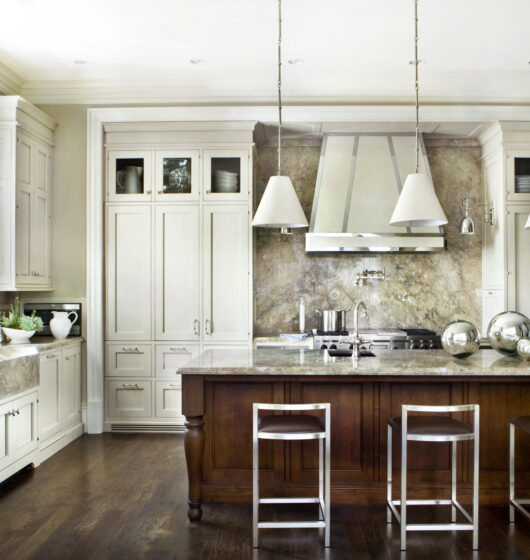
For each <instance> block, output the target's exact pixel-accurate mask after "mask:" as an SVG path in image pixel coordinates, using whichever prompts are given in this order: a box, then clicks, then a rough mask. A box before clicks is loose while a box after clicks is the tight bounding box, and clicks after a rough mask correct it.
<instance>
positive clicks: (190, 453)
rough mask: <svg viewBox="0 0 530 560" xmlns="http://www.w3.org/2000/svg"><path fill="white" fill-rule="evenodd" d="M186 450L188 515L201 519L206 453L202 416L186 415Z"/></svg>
mask: <svg viewBox="0 0 530 560" xmlns="http://www.w3.org/2000/svg"><path fill="white" fill-rule="evenodd" d="M184 425H185V426H186V433H185V435H184V450H185V452H186V466H187V468H188V517H189V519H190V521H200V520H201V517H202V508H201V503H202V502H201V483H202V458H203V454H204V430H203V429H202V427H203V425H204V421H203V417H202V416H186V422H185V423H184Z"/></svg>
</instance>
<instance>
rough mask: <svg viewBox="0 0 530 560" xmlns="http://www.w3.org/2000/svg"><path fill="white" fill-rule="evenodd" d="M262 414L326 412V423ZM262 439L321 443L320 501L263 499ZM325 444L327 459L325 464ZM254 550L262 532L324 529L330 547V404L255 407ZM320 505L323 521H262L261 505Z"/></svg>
mask: <svg viewBox="0 0 530 560" xmlns="http://www.w3.org/2000/svg"><path fill="white" fill-rule="evenodd" d="M259 410H285V411H301V410H324V411H325V413H324V414H325V416H324V419H322V418H320V417H318V416H313V415H307V414H282V415H269V416H262V417H258V411H259ZM260 439H278V440H303V439H318V440H320V441H319V446H318V455H319V458H318V459H319V460H318V481H319V484H318V497H314V498H260V497H259V461H258V443H259V440H260ZM324 440H325V442H326V457H325V460H324ZM252 444H253V459H252V469H253V479H252V546H253V547H254V548H257V547H258V530H259V529H292V528H306V527H307V528H321V527H323V528H324V546H326V547H329V529H330V519H329V513H330V512H329V509H330V464H329V462H330V404H329V403H319V404H261V403H254V404H253V405H252ZM293 503H298V504H313V503H315V504H319V521H282V522H279V521H259V518H258V511H259V504H293Z"/></svg>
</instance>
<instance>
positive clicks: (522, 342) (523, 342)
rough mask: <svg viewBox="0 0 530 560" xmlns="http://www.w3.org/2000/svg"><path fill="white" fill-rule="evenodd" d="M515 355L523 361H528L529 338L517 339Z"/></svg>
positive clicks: (529, 358) (529, 354)
mask: <svg viewBox="0 0 530 560" xmlns="http://www.w3.org/2000/svg"><path fill="white" fill-rule="evenodd" d="M517 353H518V354H519V356H520V357H521V358H523V360H530V338H521V339H519V342H518V343H517Z"/></svg>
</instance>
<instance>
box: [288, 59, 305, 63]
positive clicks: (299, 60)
mask: <svg viewBox="0 0 530 560" xmlns="http://www.w3.org/2000/svg"><path fill="white" fill-rule="evenodd" d="M287 62H288V63H289V64H302V62H304V59H303V58H290V59H289V60H288V61H287Z"/></svg>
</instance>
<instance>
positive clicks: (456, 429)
mask: <svg viewBox="0 0 530 560" xmlns="http://www.w3.org/2000/svg"><path fill="white" fill-rule="evenodd" d="M464 411H473V429H471V428H469V427H468V426H466V425H465V424H463V423H462V422H459V421H458V420H455V419H454V418H451V417H450V416H439V415H438V416H409V415H408V413H409V412H464ZM392 430H396V432H397V433H398V434H400V435H401V500H392ZM387 438H388V439H387V442H388V443H387V508H388V509H387V522H388V523H392V514H394V516H395V517H396V519H397V521H398V523H399V524H400V526H401V550H406V549H407V531H446V530H447V531H455V530H457V531H473V550H477V549H478V472H479V469H478V467H479V405H478V404H464V405H454V406H416V405H408V404H404V405H402V406H401V417H397V418H389V419H388V427H387ZM463 440H473V516H470V515H469V513H468V512H467V511H466V510H465V509H464V508H463V507H462V506H461V505H460V503H459V502H458V501H457V499H456V448H457V442H459V441H463ZM408 441H433V442H439V441H444V442H451V447H452V453H451V499H450V500H407V442H408ZM408 505H450V506H451V523H417V524H416V523H407V506H408ZM396 506H400V512H398V510H397V508H396ZM457 508H458V510H459V511H460V512H461V513H462V515H463V516H464V517H465V518H466V519H467V521H468V523H456V509H457Z"/></svg>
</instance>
